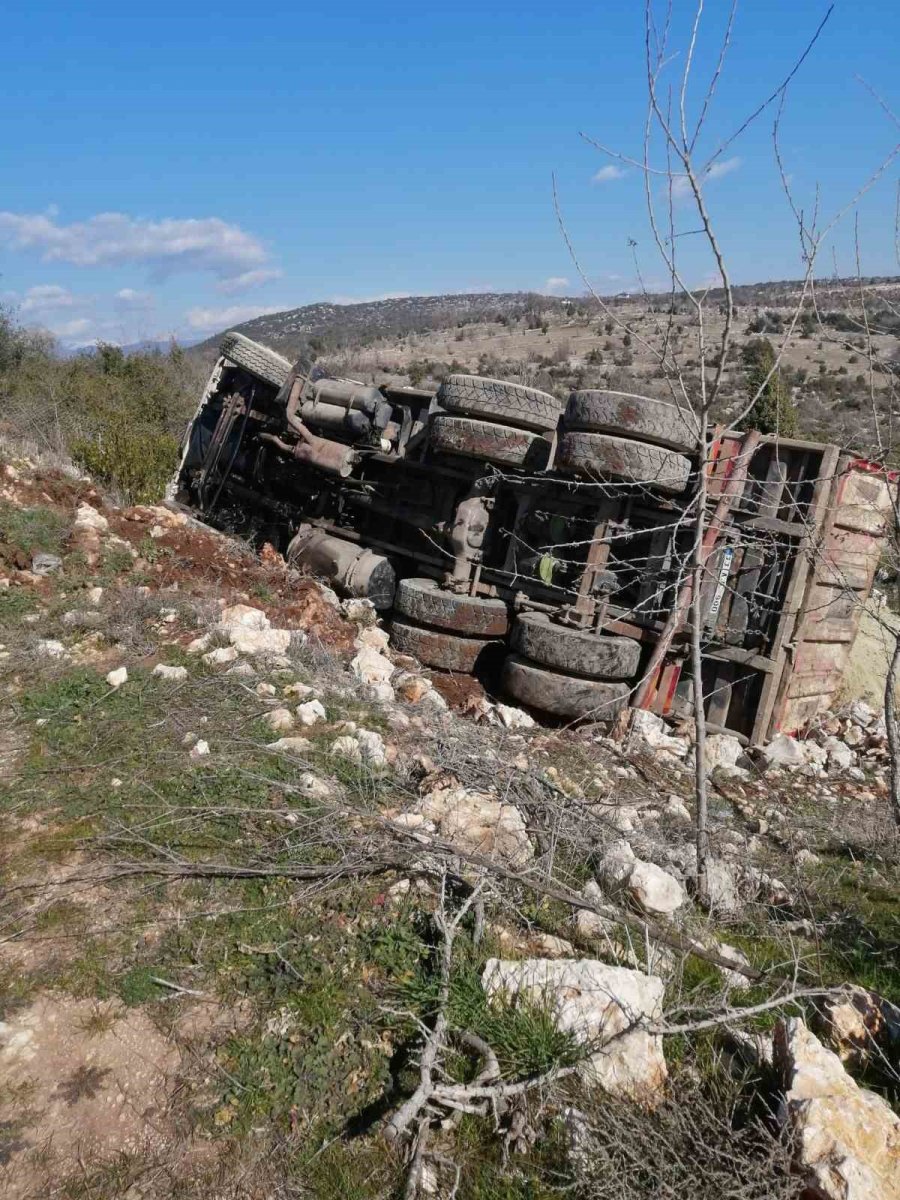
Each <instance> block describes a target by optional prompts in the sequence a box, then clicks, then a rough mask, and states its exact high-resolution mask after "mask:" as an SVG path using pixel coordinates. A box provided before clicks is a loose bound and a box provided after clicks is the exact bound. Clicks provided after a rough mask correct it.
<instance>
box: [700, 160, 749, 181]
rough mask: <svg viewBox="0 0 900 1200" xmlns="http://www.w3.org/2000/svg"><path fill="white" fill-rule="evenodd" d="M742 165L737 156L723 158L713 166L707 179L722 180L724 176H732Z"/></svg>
mask: <svg viewBox="0 0 900 1200" xmlns="http://www.w3.org/2000/svg"><path fill="white" fill-rule="evenodd" d="M740 165H741V160H740V159H739V158H738V157H737V156H735V157H734V158H723V159H721V160H720V161H718V162H714V163H713V165H712V166H711V167H710V168H709V170H708V171H707V172H706V175H705V178H706V179H721V178H722V176H723V175H730V174H731V173H732V171H736V170H737V169H738V167H739V166H740Z"/></svg>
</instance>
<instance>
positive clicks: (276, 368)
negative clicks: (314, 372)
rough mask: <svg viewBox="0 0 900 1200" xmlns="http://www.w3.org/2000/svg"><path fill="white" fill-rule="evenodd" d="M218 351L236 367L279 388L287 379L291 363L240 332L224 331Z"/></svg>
mask: <svg viewBox="0 0 900 1200" xmlns="http://www.w3.org/2000/svg"><path fill="white" fill-rule="evenodd" d="M219 353H220V354H221V355H222V356H223V357H224V358H227V359H228V361H229V362H233V363H234V364H235V365H236V366H238V367H243V368H244V370H245V371H247V372H249V374H251V375H255V376H256V378H257V379H262V380H263V382H264V383H270V384H271V385H272V387H274V388H280V387H281V385H282V384H283V383H284V381H285V380H286V379H287V377H288V374H289V372H290V369H291V364H290V363H289V362H288V360H287V359H286V358H282V357H281V355H280V354H276V353H275V351H274V350H270V349H269V348H268V346H261V345H260V344H259V342H251V340H250V338H248V337H244V335H243V334H242V333H226V334H225V336H224V337H223V338H222V341H221V343H220V345H219Z"/></svg>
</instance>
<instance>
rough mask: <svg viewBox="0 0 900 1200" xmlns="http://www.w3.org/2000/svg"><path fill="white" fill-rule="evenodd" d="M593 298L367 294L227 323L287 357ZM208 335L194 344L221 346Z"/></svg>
mask: <svg viewBox="0 0 900 1200" xmlns="http://www.w3.org/2000/svg"><path fill="white" fill-rule="evenodd" d="M589 303H593V302H592V301H587V300H585V299H584V298H580V299H577V300H575V299H572V300H566V299H564V298H560V297H556V296H542V295H539V294H538V293H536V292H477V293H469V292H462V293H460V294H458V295H441V296H397V297H394V298H391V299H387V300H366V301H362V302H360V303H359V304H330V303H327V302H325V303H321V304H307V305H304V307H303V308H290V309H287V310H286V311H285V312H279V313H268V314H266V315H264V316H261V317H254V318H253V319H252V320H250V321H244V322H242V323H241V324H240V325H232V326H230V327H229V329H234V330H237V332H238V333H243V334H245V335H246V336H247V337H249V338H253V339H254V340H255V341H260V342H263V343H265V345H267V346H270V347H271V348H272V349H273V350H278V351H279V353H281V354H284V355H285V357H286V358H291V357H292V356H294V357H296V356H297V355H298V354H299V353H300V351H301V350H302V349H303V348H304V347H306V346H308V345H309V343H310V341H311V340H314V341H316V342H318V343H321V344H322V346H323V348H327V349H338V348H340V347H342V346H345V345H348V344H356V345H362V344H364V343H366V342H369V341H372V340H374V339H375V338H382V337H391V336H397V335H402V334H407V333H414V332H422V331H425V330H429V329H446V328H448V327H451V326H454V325H457V324H459V323H460V322H462V323H464V324H477V323H480V322H482V321H487V320H491V319H494V320H496V319H497V317H504V318H507V319H510V320H518V319H521V318H522V317H523V316H525V315H526V314H527V313H529V312H534V313H540V312H544V311H548V312H551V313H564V312H565V311H566V307H567V305H571V304H580V305H587V304H589ZM228 331H229V330H225V329H223V330H222V331H221V333H217V334H215V335H214V336H213V337H210V338H207V339H206V341H204V342H201V343H200V344H199V345H198V346H197V347H195V349H196V350H197V351H198V352H200V353H205V352H208V351H210V350H212V349H214V348H215V347H216V346H218V344H219V342H220V341H221V338H222V334H224V333H226V332H228Z"/></svg>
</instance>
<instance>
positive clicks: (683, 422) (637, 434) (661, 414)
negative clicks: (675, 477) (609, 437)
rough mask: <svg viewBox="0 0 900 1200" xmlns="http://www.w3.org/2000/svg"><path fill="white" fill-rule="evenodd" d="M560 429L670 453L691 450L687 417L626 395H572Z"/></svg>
mask: <svg viewBox="0 0 900 1200" xmlns="http://www.w3.org/2000/svg"><path fill="white" fill-rule="evenodd" d="M563 427H564V428H565V429H572V430H578V431H579V432H582V433H614V434H619V435H621V436H622V437H627V438H634V439H636V440H637V441H641V442H652V443H653V444H654V445H657V446H666V447H668V449H670V450H686V451H688V453H690V451H692V450H693V449H694V446H695V444H696V438H695V437H694V436H693V433H692V429H691V414H690V413H689V412H687V411H686V410H682V409H679V408H678V407H677V406H676V405H674V404H668V403H666V401H665V400H654V399H653V398H652V397H651V396H633V395H630V394H629V393H628V392H608V391H592V392H573V393H572V395H571V396H570V397H569V403H568V404H567V405H566V411H565V413H564V414H563Z"/></svg>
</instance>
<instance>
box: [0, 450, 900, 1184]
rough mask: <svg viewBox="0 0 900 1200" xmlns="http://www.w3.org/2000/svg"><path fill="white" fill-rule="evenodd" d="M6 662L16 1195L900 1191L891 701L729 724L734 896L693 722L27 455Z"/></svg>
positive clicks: (0, 750) (10, 482)
mask: <svg viewBox="0 0 900 1200" xmlns="http://www.w3.org/2000/svg"><path fill="white" fill-rule="evenodd" d="M0 688H2V695H3V704H2V706H0V820H2V835H3V836H2V849H0V869H2V877H0V881H2V888H3V890H2V894H0V1017H2V1022H0V1179H2V1187H3V1194H4V1196H9V1197H15V1198H24V1197H46V1196H54V1197H56V1196H59V1197H97V1198H106V1197H110V1198H111V1197H128V1198H129V1200H138V1198H147V1200H156V1198H160V1200H161V1198H163V1197H171V1196H196V1195H201V1194H202V1195H205V1196H209V1197H222V1198H225V1197H235V1198H236V1197H257V1196H259V1197H263V1196H265V1197H294V1196H315V1197H338V1196H340V1197H342V1198H346V1197H351V1198H353V1197H394V1196H409V1197H412V1196H419V1195H421V1196H427V1195H432V1196H441V1197H446V1198H448V1200H449V1197H451V1196H456V1197H459V1198H463V1197H466V1198H474V1197H481V1198H487V1197H506V1198H519V1197H521V1198H523V1200H524V1198H525V1197H529V1198H531V1200H534V1198H544V1197H562V1196H584V1197H597V1198H603V1197H607V1196H608V1197H619V1198H626V1200H628V1198H631V1197H635V1198H636V1197H651V1196H652V1197H657V1196H678V1197H681V1196H688V1195H690V1196H696V1197H713V1196H715V1197H716V1198H717V1200H718V1198H720V1197H741V1198H744V1197H750V1198H753V1197H759V1198H760V1200H762V1198H763V1197H766V1198H768V1197H781V1196H785V1197H787V1196H800V1195H801V1194H803V1195H809V1196H824V1197H829V1198H830V1197H834V1198H839V1197H840V1198H843V1197H851V1196H852V1197H854V1198H855V1200H859V1198H863V1197H864V1198H878V1200H881V1198H891V1200H897V1197H900V1119H898V1116H897V1112H898V1107H900V1104H898V1102H900V1075H898V1069H900V1046H898V1043H900V1013H898V1009H897V1008H895V1007H894V1005H896V1004H900V899H898V892H897V882H898V861H900V858H898V850H897V842H896V838H895V836H894V832H893V829H892V826H891V822H890V817H889V806H888V803H887V782H886V781H887V771H888V760H887V749H886V736H885V734H886V731H885V727H884V721H883V717H882V715H881V714H880V713H878V712H877V711H876V710H875V709H873V708H870V707H867V706H866V705H864V704H859V703H858V704H856V705H854V706H850V707H848V709H847V710H846V711H844V712H841V713H835V714H828V715H827V716H826V717H824V718H823V719H822V721H821V723H820V725H819V727H817V728H816V729H815V730H810V731H809V736H808V737H806V738H804V739H803V740H801V741H796V740H794V739H791V738H784V737H780V738H777V739H776V740H775V741H774V742H773V743H772V744H771V745H770V746H768V747H765V748H763V749H762V750H760V751H758V752H752V753H751V754H750V755H745V754H744V753H743V752H742V750H741V748H740V746H739V745H738V744H737V743H736V742H734V741H733V740H732V739H729V738H713V739H712V745H711V750H712V754H711V760H710V768H711V782H712V812H711V839H712V850H713V862H712V865H711V870H710V893H709V897H708V899H707V900H706V901H705V902H704V903H702V904H701V903H699V902H697V901H696V899H695V898H694V897H693V888H692V881H693V876H694V870H695V862H696V859H695V854H694V850H693V834H692V824H691V822H692V808H693V788H692V776H691V766H690V758H691V749H692V742H691V729H690V728H689V727H684V728H680V729H670V728H667V727H666V726H664V725H663V723H662V722H659V721H657V720H655V719H653V718H650V717H648V716H647V715H646V714H639V715H638V716H637V718H636V719H635V720H634V722H633V724H632V727H631V729H630V730H629V731H628V732H627V733H625V734H624V735H623V736H622V737H620V738H618V739H617V740H614V739H613V738H612V737H610V736H609V734H610V731H609V730H607V729H605V728H603V727H599V726H592V727H583V728H580V729H563V728H548V727H545V726H543V725H542V724H540V723H538V722H537V721H536V720H535V719H534V717H533V716H532V715H530V714H528V713H525V712H523V711H522V710H520V709H517V708H513V707H509V706H507V705H505V704H504V703H502V701H501V700H498V698H497V697H492V696H490V695H488V694H486V693H485V692H484V691H483V690H482V689H481V688H480V687H479V686H478V685H475V684H473V683H472V682H470V681H460V680H453V679H447V678H439V677H434V676H430V675H429V674H428V673H426V672H424V671H423V670H422V669H421V668H420V667H419V666H418V664H417V663H416V662H415V661H414V660H412V659H406V658H404V657H402V656H398V655H397V654H396V653H395V652H393V651H392V650H391V649H390V648H389V647H388V645H387V637H386V634H385V632H384V630H383V629H382V628H381V627H380V625H379V623H378V622H377V621H376V620H375V614H374V613H373V612H372V610H371V609H370V608H369V607H368V606H367V605H365V604H363V603H359V602H341V601H340V600H339V599H338V597H336V596H335V595H334V594H333V593H332V592H330V591H329V589H327V588H325V587H322V586H320V585H319V584H317V583H316V582H315V581H313V580H309V579H304V578H300V577H299V576H297V575H296V574H295V573H294V572H291V571H289V570H288V569H287V568H286V567H285V565H284V563H283V562H282V561H281V560H280V558H278V557H277V556H275V555H269V556H268V557H267V556H266V555H263V556H262V558H261V559H260V558H256V557H253V556H252V555H251V554H250V553H249V552H248V551H247V550H246V549H245V548H243V547H242V546H240V545H239V544H237V543H235V542H232V541H230V540H228V539H226V538H224V537H222V536H220V535H217V534H214V533H212V532H210V531H208V530H205V529H203V528H202V527H199V526H196V525H194V524H193V523H191V522H189V521H188V520H187V519H186V518H184V517H182V516H181V515H179V514H176V513H173V512H170V511H169V510H167V509H164V508H156V507H138V508H124V509H123V508H119V507H117V506H115V505H114V504H111V503H110V502H109V501H108V499H107V498H105V497H104V496H102V495H101V494H99V492H98V491H97V490H96V489H95V488H94V487H93V486H92V485H91V483H90V481H88V480H85V479H79V478H77V477H75V476H73V475H72V474H66V473H65V472H61V471H49V470H47V469H45V468H43V467H41V466H40V465H39V464H36V463H35V462H33V461H31V460H28V459H27V458H24V457H22V456H21V455H20V454H18V453H15V452H13V451H12V450H11V449H9V448H6V449H2V448H0ZM804 1189H806V1190H805V1191H804Z"/></svg>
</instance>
